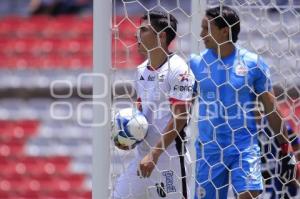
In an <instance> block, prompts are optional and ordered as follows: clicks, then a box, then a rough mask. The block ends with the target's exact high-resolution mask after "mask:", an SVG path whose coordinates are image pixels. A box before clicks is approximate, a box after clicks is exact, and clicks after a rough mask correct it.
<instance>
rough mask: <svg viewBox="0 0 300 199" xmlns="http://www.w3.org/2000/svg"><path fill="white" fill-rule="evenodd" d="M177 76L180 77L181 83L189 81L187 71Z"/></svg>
mask: <svg viewBox="0 0 300 199" xmlns="http://www.w3.org/2000/svg"><path fill="white" fill-rule="evenodd" d="M179 76H180V77H179V80H180V81H181V82H183V81H189V78H188V76H189V74H188V73H187V71H185V72H184V73H183V74H180V75H179Z"/></svg>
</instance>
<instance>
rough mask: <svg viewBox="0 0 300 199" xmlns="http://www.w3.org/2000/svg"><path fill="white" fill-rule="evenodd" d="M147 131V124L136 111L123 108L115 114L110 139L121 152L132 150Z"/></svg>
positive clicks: (143, 117)
mask: <svg viewBox="0 0 300 199" xmlns="http://www.w3.org/2000/svg"><path fill="white" fill-rule="evenodd" d="M147 131H148V122H147V120H146V118H145V116H144V115H143V113H142V112H140V111H139V110H138V109H134V108H125V109H121V110H120V111H118V112H117V114H116V115H115V117H114V119H113V124H112V139H113V141H114V143H115V146H116V147H118V148H119V149H122V150H130V149H133V148H134V147H135V146H136V145H137V144H138V143H140V142H141V141H143V139H144V138H145V137H146V134H147Z"/></svg>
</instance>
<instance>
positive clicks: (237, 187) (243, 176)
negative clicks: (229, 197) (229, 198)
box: [231, 146, 263, 199]
mask: <svg viewBox="0 0 300 199" xmlns="http://www.w3.org/2000/svg"><path fill="white" fill-rule="evenodd" d="M231 168H232V185H233V189H234V191H235V192H236V193H237V195H238V198H239V199H253V198H256V197H257V196H259V194H260V193H261V191H262V189H263V181H262V174H261V160H260V150H259V147H258V146H257V147H251V148H249V149H246V150H243V151H242V152H240V155H239V158H238V159H237V160H236V161H233V165H232V167H231Z"/></svg>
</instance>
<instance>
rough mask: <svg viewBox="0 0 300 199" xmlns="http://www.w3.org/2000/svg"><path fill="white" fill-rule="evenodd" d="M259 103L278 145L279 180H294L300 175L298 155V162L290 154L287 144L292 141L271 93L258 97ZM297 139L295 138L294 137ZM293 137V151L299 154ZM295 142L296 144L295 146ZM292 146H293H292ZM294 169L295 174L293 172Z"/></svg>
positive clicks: (298, 156)
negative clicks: (262, 107) (261, 104)
mask: <svg viewBox="0 0 300 199" xmlns="http://www.w3.org/2000/svg"><path fill="white" fill-rule="evenodd" d="M259 99H260V101H261V102H262V103H263V106H264V111H265V114H266V115H267V119H268V122H269V125H270V127H271V128H272V130H273V132H274V133H275V136H276V140H277V141H278V142H279V144H280V149H281V150H280V163H279V165H278V168H279V169H278V171H279V173H280V176H281V179H282V180H283V181H286V182H289V181H291V180H293V179H295V177H296V175H299V174H300V164H299V161H300V159H299V158H300V155H299V153H298V155H297V156H296V158H297V160H298V164H297V162H296V161H297V160H296V159H295V156H294V155H293V154H290V153H289V151H288V149H289V142H291V143H292V140H290V139H289V133H288V130H287V128H286V125H285V123H284V121H283V120H282V119H281V117H280V111H279V110H278V108H277V107H276V104H275V97H274V96H273V94H272V93H271V92H265V93H263V94H261V95H260V96H259ZM296 138H297V137H296ZM296 138H295V137H294V140H293V144H292V147H293V150H294V151H295V152H296V151H297V152H299V151H298V150H299V148H300V145H299V144H300V143H298V139H296ZM296 142H297V144H295V143H296ZM293 145H294V146H293ZM295 167H296V172H295Z"/></svg>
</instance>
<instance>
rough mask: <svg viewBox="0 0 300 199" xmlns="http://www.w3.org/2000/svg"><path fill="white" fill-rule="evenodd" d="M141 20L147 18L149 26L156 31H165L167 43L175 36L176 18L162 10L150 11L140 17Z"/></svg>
mask: <svg viewBox="0 0 300 199" xmlns="http://www.w3.org/2000/svg"><path fill="white" fill-rule="evenodd" d="M141 19H142V20H149V21H150V23H151V26H152V27H153V28H154V30H155V31H156V32H160V31H163V32H166V42H167V45H169V44H170V43H171V42H172V41H173V39H174V38H175V37H176V31H177V23H178V22H177V19H176V18H175V17H174V16H173V15H171V14H169V13H167V12H163V11H155V10H154V11H150V12H148V13H146V14H144V16H142V18H141Z"/></svg>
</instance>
